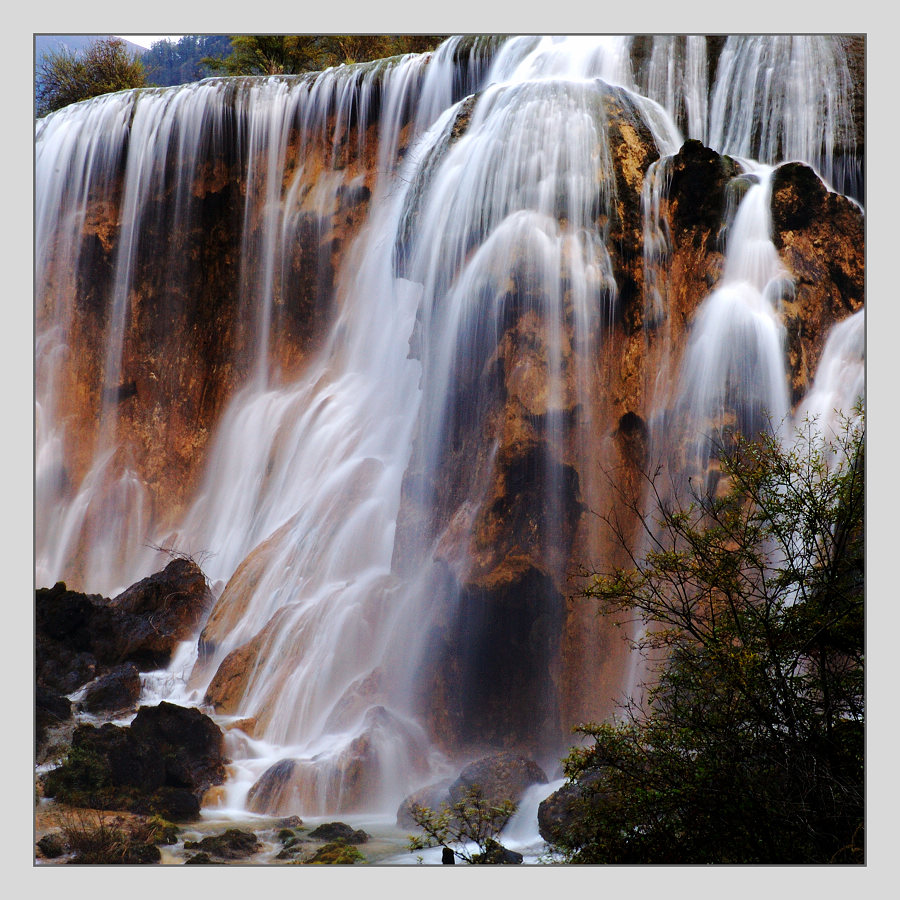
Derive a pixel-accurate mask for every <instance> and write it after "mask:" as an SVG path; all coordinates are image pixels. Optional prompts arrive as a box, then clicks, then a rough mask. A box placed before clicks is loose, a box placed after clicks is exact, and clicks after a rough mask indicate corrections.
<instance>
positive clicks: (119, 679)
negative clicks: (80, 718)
mask: <svg viewBox="0 0 900 900" xmlns="http://www.w3.org/2000/svg"><path fill="white" fill-rule="evenodd" d="M140 696H141V676H140V672H138V668H137V666H136V665H134V663H123V664H122V665H120V666H115V667H114V668H112V669H111V670H110V671H109V672H107V673H106V674H105V675H101V676H100V677H99V678H97V679H96V680H95V681H94V682H93V683H92V684H90V685H88V687H87V689H86V692H85V695H84V699H83V700H82V701H81V709H83V710H85V711H86V712H91V713H99V712H117V711H121V710H127V709H132V708H133V707H134V706H135V705H136V704H137V702H138V700H139V699H140Z"/></svg>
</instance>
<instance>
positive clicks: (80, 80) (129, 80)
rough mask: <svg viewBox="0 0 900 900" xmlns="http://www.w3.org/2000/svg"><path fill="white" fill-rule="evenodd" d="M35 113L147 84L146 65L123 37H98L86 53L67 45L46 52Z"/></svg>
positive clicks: (39, 77)
mask: <svg viewBox="0 0 900 900" xmlns="http://www.w3.org/2000/svg"><path fill="white" fill-rule="evenodd" d="M36 81H37V86H36V90H35V113H36V115H38V116H45V115H47V113H51V112H53V111H54V110H56V109H62V107H64V106H68V105H69V104H70V103H77V102H78V101H79V100H88V99H90V98H91V97H97V96H99V95H100V94H108V93H111V92H112V91H123V90H127V89H128V88H137V87H143V86H144V85H145V84H146V74H145V72H144V67H143V65H142V63H141V61H140V60H139V59H138V57H137V56H132V55H131V54H130V53H129V52H128V50H127V48H126V45H125V41H123V40H120V39H119V38H102V39H100V40H97V41H94V43H92V44H91V45H90V46H89V47H88V49H87V50H86V51H85V53H84V54H79V53H73V52H72V51H71V50H68V49H67V48H65V47H63V48H61V49H60V50H58V51H56V52H50V53H47V54H45V55H44V57H43V59H42V60H41V63H40V65H39V66H38V71H37V79H36Z"/></svg>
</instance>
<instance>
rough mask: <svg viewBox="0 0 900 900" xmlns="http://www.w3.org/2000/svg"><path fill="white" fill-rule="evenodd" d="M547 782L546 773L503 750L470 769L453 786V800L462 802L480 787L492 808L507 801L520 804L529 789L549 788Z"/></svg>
mask: <svg viewBox="0 0 900 900" xmlns="http://www.w3.org/2000/svg"><path fill="white" fill-rule="evenodd" d="M547 780H548V779H547V776H546V774H545V773H544V770H543V769H542V768H541V767H540V766H539V765H538V764H537V763H536V762H534V761H533V760H531V759H528V758H527V757H524V756H518V755H517V754H515V753H512V752H510V751H508V750H501V751H500V752H499V753H494V754H492V755H491V756H485V757H484V758H482V759H479V760H477V761H476V762H473V763H471V764H470V765H468V766H466V767H465V768H464V769H463V770H462V772H460V774H459V777H458V778H457V779H456V781H454V782H453V784H451V785H450V789H449V794H450V800H451V802H453V803H456V802H458V801H459V800H461V799H463V797H465V795H466V792H467V791H468V790H470V789H471V788H473V787H475V786H476V785H477V786H478V787H480V788H481V792H482V794H483V796H484V799H485V800H486V801H487V802H488V803H490V804H492V805H496V804H499V803H503V802H504V801H512V802H513V803H518V802H519V799H520V798H521V796H522V794H523V793H524V792H525V790H526V789H527V788H529V787H530V786H531V785H533V784H547Z"/></svg>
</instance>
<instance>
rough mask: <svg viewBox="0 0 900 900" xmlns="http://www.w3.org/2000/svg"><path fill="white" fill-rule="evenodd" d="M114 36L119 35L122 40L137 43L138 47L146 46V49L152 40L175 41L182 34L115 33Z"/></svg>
mask: <svg viewBox="0 0 900 900" xmlns="http://www.w3.org/2000/svg"><path fill="white" fill-rule="evenodd" d="M116 37H120V38H122V39H123V40H126V41H131V43H132V44H137V45H138V46H140V47H146V48H147V49H148V50H149V49H150V45H151V44H152V43H153V42H154V41H163V40H170V41H177V40H178V39H179V38H181V37H184V35H183V34H117V35H116Z"/></svg>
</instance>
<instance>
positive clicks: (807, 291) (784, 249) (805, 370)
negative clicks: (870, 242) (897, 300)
mask: <svg viewBox="0 0 900 900" xmlns="http://www.w3.org/2000/svg"><path fill="white" fill-rule="evenodd" d="M772 225H773V234H772V240H773V243H774V244H775V246H776V247H777V249H778V252H779V254H780V255H781V258H782V260H783V262H784V264H785V265H786V266H787V268H788V270H789V271H790V273H791V276H792V278H793V281H792V284H791V285H790V288H789V290H788V291H787V295H786V296H784V297H783V298H782V302H783V304H784V321H785V325H786V326H787V332H788V355H789V361H790V374H791V387H792V389H793V400H794V402H796V401H797V400H799V399H800V397H801V396H802V395H803V394H804V393H805V392H806V391H807V390H809V388H810V386H811V384H812V378H813V375H814V374H815V370H816V366H817V364H818V362H819V357H820V356H821V353H822V348H823V346H824V343H825V338H826V336H827V333H828V330H829V329H830V327H831V326H832V325H833V324H834V323H835V322H838V321H840V320H842V319H844V318H846V317H847V316H849V315H850V314H852V313H854V312H856V311H857V310H858V309H860V308H862V306H863V303H864V301H865V238H866V230H865V217H864V215H863V212H862V210H861V209H860V208H859V207H858V206H857V205H856V204H855V203H853V202H852V201H851V200H848V199H847V198H846V197H842V196H841V195H840V194H835V193H832V192H830V191H828V190H827V189H826V187H825V185H824V184H822V182H821V181H820V180H819V178H818V176H817V175H816V173H815V172H813V170H812V169H810V168H809V167H808V166H805V165H803V164H801V163H785V164H784V165H783V166H778V168H777V169H776V170H775V173H774V176H773V180H772Z"/></svg>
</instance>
